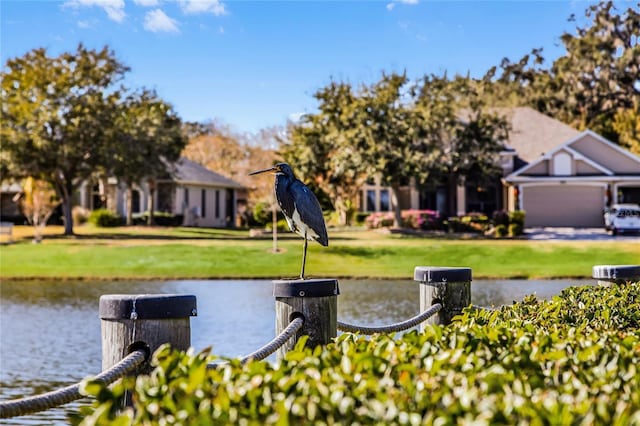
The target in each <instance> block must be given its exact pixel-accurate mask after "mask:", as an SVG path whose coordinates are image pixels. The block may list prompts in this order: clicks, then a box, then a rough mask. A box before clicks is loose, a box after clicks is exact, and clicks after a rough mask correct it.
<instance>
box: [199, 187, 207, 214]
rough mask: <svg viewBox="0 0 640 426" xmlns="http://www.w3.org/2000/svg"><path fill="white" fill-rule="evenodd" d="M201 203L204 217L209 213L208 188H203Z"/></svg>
mask: <svg viewBox="0 0 640 426" xmlns="http://www.w3.org/2000/svg"><path fill="white" fill-rule="evenodd" d="M200 204H201V205H202V207H201V213H202V217H205V216H206V215H207V190H206V189H203V190H202V193H201V194H200Z"/></svg>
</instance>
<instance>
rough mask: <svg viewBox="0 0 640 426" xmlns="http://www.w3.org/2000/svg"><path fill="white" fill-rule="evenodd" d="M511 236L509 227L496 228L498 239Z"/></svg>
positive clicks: (498, 226) (501, 225) (500, 226)
mask: <svg viewBox="0 0 640 426" xmlns="http://www.w3.org/2000/svg"><path fill="white" fill-rule="evenodd" d="M508 234H509V230H508V229H507V225H503V224H500V225H497V226H496V237H498V238H504V237H506V236H507V235H508Z"/></svg>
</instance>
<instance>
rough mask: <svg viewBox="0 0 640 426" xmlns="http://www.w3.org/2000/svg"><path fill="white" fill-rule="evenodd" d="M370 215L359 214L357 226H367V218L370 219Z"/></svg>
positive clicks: (357, 214)
mask: <svg viewBox="0 0 640 426" xmlns="http://www.w3.org/2000/svg"><path fill="white" fill-rule="evenodd" d="M369 215H370V213H367V212H357V213H356V214H355V218H354V220H355V224H356V225H358V226H362V225H365V224H366V220H367V217H369Z"/></svg>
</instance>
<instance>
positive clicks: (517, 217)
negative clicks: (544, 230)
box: [509, 210, 526, 229]
mask: <svg viewBox="0 0 640 426" xmlns="http://www.w3.org/2000/svg"><path fill="white" fill-rule="evenodd" d="M525 216H526V213H525V212H524V210H515V211H512V212H509V223H517V224H518V225H520V227H522V229H524V219H525Z"/></svg>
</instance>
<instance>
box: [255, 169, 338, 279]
mask: <svg viewBox="0 0 640 426" xmlns="http://www.w3.org/2000/svg"><path fill="white" fill-rule="evenodd" d="M267 172H272V173H275V175H276V180H275V192H276V200H278V204H279V205H280V208H281V209H282V212H283V213H284V217H285V218H286V219H287V223H288V224H289V228H290V229H291V231H293V232H295V233H296V234H298V235H300V236H301V237H302V238H303V239H304V248H303V251H302V270H301V271H300V278H301V279H304V265H305V262H306V260H307V243H308V242H309V240H312V241H317V242H319V243H320V244H322V245H323V246H325V247H326V246H328V245H329V237H328V236H327V226H326V225H325V223H324V216H323V215H322V209H321V208H320V203H319V202H318V199H317V198H316V196H315V195H314V194H313V192H311V190H310V189H309V188H307V186H306V185H305V184H304V183H302V182H301V181H300V180H298V179H296V177H295V175H294V174H293V170H291V167H290V166H289V165H288V164H287V163H278V164H276V165H275V166H273V167H270V168H268V169H264V170H258V171H256V172H253V173H249V175H257V174H260V173H267Z"/></svg>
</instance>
